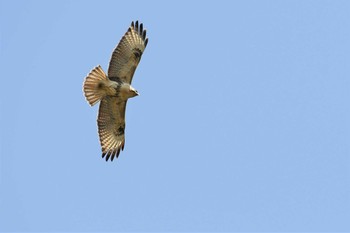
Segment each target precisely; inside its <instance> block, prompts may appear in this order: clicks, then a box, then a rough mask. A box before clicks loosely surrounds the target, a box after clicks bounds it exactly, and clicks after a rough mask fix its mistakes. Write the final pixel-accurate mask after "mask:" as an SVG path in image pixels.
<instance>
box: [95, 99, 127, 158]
mask: <svg viewBox="0 0 350 233" xmlns="http://www.w3.org/2000/svg"><path fill="white" fill-rule="evenodd" d="M125 107H126V101H122V102H120V101H118V99H117V97H110V96H106V97H104V98H103V99H102V100H101V103H100V108H99V111H98V118H97V125H98V134H99V136H100V143H101V147H102V158H104V157H105V156H106V161H108V159H109V158H111V161H113V159H114V157H115V156H116V157H117V158H118V156H119V153H120V150H123V149H124V143H125V137H124V131H125Z"/></svg>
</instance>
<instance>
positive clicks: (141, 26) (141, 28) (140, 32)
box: [139, 23, 143, 34]
mask: <svg viewBox="0 0 350 233" xmlns="http://www.w3.org/2000/svg"><path fill="white" fill-rule="evenodd" d="M142 31H143V24H142V23H141V24H140V31H139V34H142Z"/></svg>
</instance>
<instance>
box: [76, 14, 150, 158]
mask: <svg viewBox="0 0 350 233" xmlns="http://www.w3.org/2000/svg"><path fill="white" fill-rule="evenodd" d="M147 42H148V38H146V30H143V25H142V24H140V25H139V24H138V21H136V23H135V24H134V22H132V23H131V26H130V27H129V29H128V31H127V32H126V33H125V35H124V36H123V37H122V39H121V40H120V42H119V44H118V46H117V47H116V48H115V50H114V51H113V53H112V58H111V61H110V63H109V68H108V76H107V75H106V74H105V72H104V71H103V70H102V68H101V66H97V67H95V68H94V69H92V71H91V72H90V73H89V74H88V76H87V77H86V78H85V81H84V86H83V90H84V94H85V97H86V100H87V101H88V102H89V104H90V105H91V106H93V105H94V104H96V103H98V102H99V101H100V107H99V113H98V118H97V125H98V133H99V137H100V143H101V147H102V157H106V161H107V160H108V159H109V158H111V160H113V159H114V157H118V156H119V153H120V150H123V149H124V144H125V136H124V134H125V108H126V103H127V101H128V99H129V98H132V97H134V96H137V95H138V92H137V91H136V89H135V88H133V87H132V86H131V81H132V78H133V75H134V72H135V70H136V67H137V65H138V63H139V62H140V59H141V56H142V53H143V51H144V50H145V48H146V46H147Z"/></svg>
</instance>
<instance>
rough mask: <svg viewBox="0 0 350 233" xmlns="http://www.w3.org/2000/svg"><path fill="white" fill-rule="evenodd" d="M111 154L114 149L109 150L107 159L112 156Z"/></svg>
mask: <svg viewBox="0 0 350 233" xmlns="http://www.w3.org/2000/svg"><path fill="white" fill-rule="evenodd" d="M111 155H112V151H110V150H109V151H108V153H107V156H106V161H108V159H109V157H111Z"/></svg>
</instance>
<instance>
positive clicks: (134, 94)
mask: <svg viewBox="0 0 350 233" xmlns="http://www.w3.org/2000/svg"><path fill="white" fill-rule="evenodd" d="M138 95H139V93H138V92H137V90H136V89H135V88H133V87H132V86H130V89H129V98H132V97H135V96H138Z"/></svg>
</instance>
